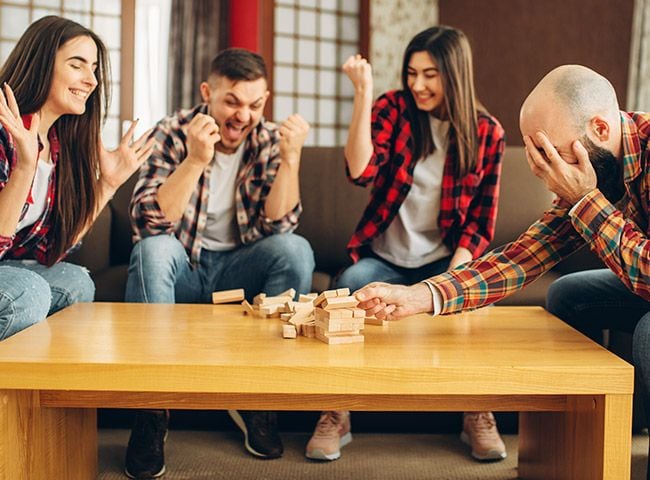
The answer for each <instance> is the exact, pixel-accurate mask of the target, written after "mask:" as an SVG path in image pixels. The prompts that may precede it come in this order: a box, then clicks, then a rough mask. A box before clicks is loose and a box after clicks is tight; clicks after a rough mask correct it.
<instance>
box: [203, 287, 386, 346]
mask: <svg viewBox="0 0 650 480" xmlns="http://www.w3.org/2000/svg"><path fill="white" fill-rule="evenodd" d="M295 295H296V291H295V290H294V289H293V288H291V289H289V290H287V291H285V292H282V293H281V294H279V295H275V296H267V295H266V294H264V293H260V294H259V295H257V296H256V297H255V298H254V299H253V304H252V305H251V304H250V303H248V301H246V300H245V299H244V290H243V289H236V290H225V291H221V292H214V293H213V294H212V303H215V304H217V303H229V302H236V301H242V300H243V301H242V305H243V306H244V313H246V314H249V315H252V316H254V317H258V318H280V319H282V320H283V321H284V322H286V323H285V324H284V325H283V326H282V336H283V337H284V338H296V337H297V336H298V335H303V336H305V337H310V338H313V337H316V338H317V339H319V340H321V341H322V342H325V343H328V344H342V343H360V342H363V341H364V336H363V333H361V331H362V330H363V328H364V324H375V325H384V324H385V321H381V320H377V319H375V318H374V317H366V316H365V311H364V310H363V309H360V308H356V307H357V305H358V304H359V302H358V301H357V299H356V298H355V297H354V296H350V290H349V289H347V288H339V289H338V290H326V291H324V292H323V293H321V294H320V295H318V294H316V293H310V294H308V295H300V296H299V298H298V301H294V300H293V299H294V297H295Z"/></svg>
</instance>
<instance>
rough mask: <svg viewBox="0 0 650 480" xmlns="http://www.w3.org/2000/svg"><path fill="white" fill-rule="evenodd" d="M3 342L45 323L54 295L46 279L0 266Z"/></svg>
mask: <svg viewBox="0 0 650 480" xmlns="http://www.w3.org/2000/svg"><path fill="white" fill-rule="evenodd" d="M0 279H2V281H0V340H3V339H5V338H7V337H10V336H11V335H14V334H15V333H18V332H20V331H21V330H24V329H25V328H27V327H29V326H31V325H34V324H35V323H38V322H40V321H41V320H44V319H45V317H47V314H48V312H49V310H50V302H51V296H52V295H51V291H50V286H49V284H48V283H47V282H46V281H45V279H44V278H43V277H41V276H40V275H38V274H37V273H34V272H32V271H30V270H27V269H23V268H16V267H6V266H0Z"/></svg>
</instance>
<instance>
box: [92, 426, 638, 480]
mask: <svg viewBox="0 0 650 480" xmlns="http://www.w3.org/2000/svg"><path fill="white" fill-rule="evenodd" d="M128 437H129V431H128V430H113V429H103V430H100V431H99V471H100V474H99V477H98V478H99V479H100V480H118V479H120V480H123V479H125V478H126V477H125V476H124V475H123V474H122V468H123V461H124V452H125V448H126V443H127V441H128ZM282 438H283V441H284V446H285V454H284V456H283V457H282V458H281V459H278V460H257V459H255V458H253V457H251V456H250V455H248V454H247V453H246V452H245V451H244V448H243V443H242V436H241V435H240V434H239V433H237V432H205V431H182V430H172V431H170V434H169V437H168V439H167V445H166V449H165V454H166V458H167V469H168V470H167V474H166V475H165V476H164V479H165V480H181V479H182V480H190V479H192V480H194V479H197V480H204V479H210V480H212V479H214V480H219V479H238V480H239V479H242V480H243V479H255V480H276V479H277V480H287V479H318V480H329V479H331V480H345V479H353V480H365V479H391V480H407V479H408V480H418V479H448V480H452V479H454V480H455V479H486V480H502V479H508V480H512V479H516V478H517V470H516V465H517V436H516V435H504V441H505V443H506V447H507V448H508V458H507V459H506V460H504V461H503V462H497V463H478V462H475V461H474V460H472V459H471V458H470V456H469V455H468V451H467V448H466V447H465V445H463V444H462V443H461V442H460V441H459V440H458V437H457V436H456V435H423V434H377V433H363V434H355V435H354V441H353V442H352V443H351V444H350V445H348V446H347V447H345V448H344V449H343V450H342V453H343V455H342V457H341V459H340V460H338V461H335V462H327V463H320V462H312V461H309V460H307V459H306V458H305V457H304V456H303V450H304V447H305V443H306V442H307V440H308V439H309V435H308V434H299V433H292V434H284V435H283V436H282ZM647 452H648V437H647V436H646V435H637V436H635V437H634V441H633V445H632V480H643V479H645V468H646V467H645V464H646V455H647Z"/></svg>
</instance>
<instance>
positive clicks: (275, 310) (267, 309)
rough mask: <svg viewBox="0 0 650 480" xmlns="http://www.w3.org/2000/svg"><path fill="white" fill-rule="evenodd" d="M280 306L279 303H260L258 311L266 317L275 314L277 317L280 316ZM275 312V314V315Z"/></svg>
mask: <svg viewBox="0 0 650 480" xmlns="http://www.w3.org/2000/svg"><path fill="white" fill-rule="evenodd" d="M280 307H282V305H281V304H271V305H260V313H261V314H262V315H266V316H267V317H269V316H271V315H275V316H277V317H278V318H279V317H280ZM276 314H277V315H276Z"/></svg>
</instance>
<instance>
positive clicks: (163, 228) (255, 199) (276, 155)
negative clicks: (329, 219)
mask: <svg viewBox="0 0 650 480" xmlns="http://www.w3.org/2000/svg"><path fill="white" fill-rule="evenodd" d="M207 111H208V107H207V105H206V104H200V105H198V106H196V107H194V108H192V109H189V110H180V111H178V112H176V113H175V114H173V115H171V116H169V117H165V118H163V119H162V120H161V121H160V122H158V124H157V125H156V128H155V129H154V131H153V133H152V135H153V136H154V137H155V139H156V141H155V144H154V150H153V153H152V154H151V156H150V157H149V159H148V160H147V161H146V162H145V163H144V164H143V165H142V167H141V168H140V177H139V179H138V182H137V183H136V186H135V190H134V192H133V198H132V199H131V207H130V209H131V224H132V226H133V230H134V241H136V242H137V241H139V240H141V239H143V238H146V237H150V236H153V235H161V234H171V235H176V237H177V238H178V239H179V240H180V242H181V243H182V244H183V246H184V247H185V250H186V252H187V254H188V256H189V257H190V260H191V262H192V263H193V264H194V265H196V264H198V261H199V256H200V253H201V243H202V240H203V230H204V228H205V225H206V221H207V218H208V213H207V206H208V196H209V194H210V171H211V168H206V169H205V171H204V172H203V174H202V175H201V178H200V179H199V182H198V184H197V186H196V188H195V190H194V192H193V193H192V196H191V197H190V201H189V203H188V205H187V207H186V209H185V212H184V214H183V216H182V218H181V219H180V220H179V221H178V222H170V221H169V220H167V218H165V215H164V213H163V212H162V210H161V208H160V205H159V204H158V200H157V193H158V188H159V187H160V186H161V185H162V184H163V183H164V182H165V180H167V178H168V177H169V176H170V175H171V174H172V172H173V171H174V170H176V168H177V167H178V165H180V163H181V162H182V161H183V160H185V157H186V156H187V148H186V144H185V140H186V135H185V132H184V131H183V128H184V126H186V125H187V124H189V123H190V122H191V121H192V119H193V118H194V116H195V115H197V114H198V113H204V114H207ZM279 142H280V136H279V133H278V127H277V126H276V125H275V124H274V123H271V122H266V121H264V120H262V121H261V122H260V123H259V124H258V125H257V127H255V128H254V129H253V131H252V132H251V133H250V134H249V136H248V138H247V139H246V146H245V151H244V157H243V159H242V163H241V166H240V168H239V172H238V174H237V179H236V187H235V205H236V220H237V224H238V226H239V234H240V240H241V242H242V244H244V245H246V244H251V243H253V242H255V241H257V240H259V239H261V238H262V237H264V236H268V235H273V234H276V233H286V232H291V231H293V230H294V229H295V228H296V227H297V226H298V218H299V217H300V214H301V212H302V205H301V204H300V202H299V203H298V204H297V205H296V206H295V207H294V209H293V210H292V211H290V212H289V213H287V214H286V215H285V216H284V217H282V218H280V219H278V220H271V219H269V218H268V217H267V216H266V215H265V213H264V203H265V202H266V198H267V196H268V194H269V192H270V191H271V186H272V185H273V181H274V180H275V176H276V174H277V171H278V168H279V166H280V148H279Z"/></svg>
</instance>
